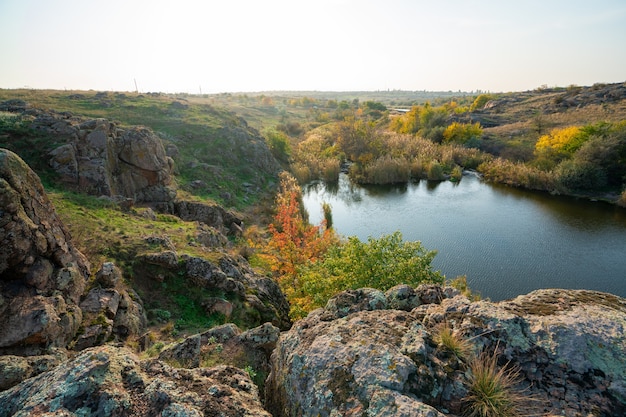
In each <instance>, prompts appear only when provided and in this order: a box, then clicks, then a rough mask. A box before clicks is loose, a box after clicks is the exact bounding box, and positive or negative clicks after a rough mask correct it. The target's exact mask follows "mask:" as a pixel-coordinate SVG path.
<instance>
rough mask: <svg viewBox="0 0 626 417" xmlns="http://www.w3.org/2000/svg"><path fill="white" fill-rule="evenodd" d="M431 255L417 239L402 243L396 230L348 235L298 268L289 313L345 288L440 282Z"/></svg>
mask: <svg viewBox="0 0 626 417" xmlns="http://www.w3.org/2000/svg"><path fill="white" fill-rule="evenodd" d="M435 255H436V252H435V251H427V250H425V249H424V248H423V247H422V245H421V243H420V242H404V241H403V240H402V234H401V233H400V232H396V233H394V234H391V235H386V236H382V237H381V238H380V239H374V238H371V237H370V238H369V239H368V241H367V242H361V241H360V240H359V239H358V238H357V237H354V236H353V237H350V238H348V240H347V241H345V242H343V243H339V244H336V245H334V246H332V247H330V248H329V250H328V252H327V253H326V255H325V256H324V258H323V259H322V260H320V261H318V262H309V263H308V264H306V265H304V266H303V267H302V268H300V269H299V275H298V282H297V285H296V286H294V289H293V290H292V291H291V293H290V294H291V297H290V298H289V302H290V304H291V313H290V315H291V317H292V318H300V317H303V316H305V315H306V314H307V313H308V312H309V311H312V310H313V309H315V308H318V307H323V306H324V305H326V302H327V301H328V300H329V299H330V298H331V297H332V296H334V295H335V294H337V293H338V292H340V291H344V290H347V289H357V288H364V287H370V288H377V289H379V290H382V291H385V290H387V289H389V288H391V287H393V286H394V285H397V284H400V283H404V284H408V285H411V286H417V285H419V284H421V283H425V282H427V283H440V284H441V283H443V281H444V277H443V276H442V275H441V273H439V272H438V271H433V270H432V266H431V263H432V260H433V258H434V257H435Z"/></svg>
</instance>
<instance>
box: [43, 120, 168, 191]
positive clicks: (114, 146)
mask: <svg viewBox="0 0 626 417" xmlns="http://www.w3.org/2000/svg"><path fill="white" fill-rule="evenodd" d="M72 127H73V128H74V129H76V138H75V139H74V140H73V141H71V142H70V143H68V144H65V145H62V146H60V147H58V148H56V149H54V150H53V151H52V152H50V166H51V167H52V168H53V169H54V170H55V171H57V172H58V173H59V174H60V175H61V176H62V179H63V180H64V182H65V183H66V184H68V185H70V186H72V187H74V188H77V189H79V190H80V191H82V192H86V193H88V194H93V195H106V196H117V195H121V196H124V197H126V198H131V199H133V200H134V201H136V202H153V201H169V200H172V199H173V198H174V196H175V194H176V193H175V191H174V189H173V187H172V177H171V171H172V168H173V162H172V160H171V158H169V157H168V156H167V155H166V154H165V149H164V148H163V144H162V143H161V141H160V139H159V138H158V137H156V135H155V134H154V133H153V132H152V131H151V130H149V129H147V128H143V127H134V128H130V129H119V128H117V127H116V125H115V124H113V123H111V122H109V121H108V120H106V119H96V120H90V121H87V122H84V123H81V124H79V125H76V126H72Z"/></svg>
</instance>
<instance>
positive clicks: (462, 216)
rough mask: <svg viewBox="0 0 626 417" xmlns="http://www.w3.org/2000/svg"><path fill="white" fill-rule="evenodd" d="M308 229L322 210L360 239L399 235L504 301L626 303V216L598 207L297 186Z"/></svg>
mask: <svg viewBox="0 0 626 417" xmlns="http://www.w3.org/2000/svg"><path fill="white" fill-rule="evenodd" d="M303 190H304V203H305V206H306V208H307V210H308V212H309V215H310V217H311V221H312V222H313V223H319V222H320V221H321V219H322V211H321V204H322V202H327V203H329V204H330V205H331V207H332V209H333V221H334V225H335V228H336V229H337V231H338V232H339V233H341V234H343V235H345V236H352V235H356V236H358V237H359V238H361V239H363V240H364V239H367V237H369V236H374V237H378V236H380V235H382V234H389V233H392V232H394V231H396V230H400V231H401V232H402V233H403V235H404V237H405V239H407V240H419V241H422V243H423V244H424V246H425V247H426V248H427V249H436V250H438V252H439V254H438V255H437V257H436V258H435V261H434V265H435V267H436V268H437V269H440V270H441V271H442V272H443V273H444V274H445V275H446V276H448V277H449V278H453V277H455V276H457V275H462V274H466V275H467V276H468V280H469V282H470V284H471V285H472V287H473V288H474V289H478V290H480V291H481V292H482V293H483V295H484V296H487V297H490V298H492V299H503V298H509V297H513V296H515V295H518V294H521V293H525V292H528V291H531V290H533V289H536V288H545V287H563V288H590V289H597V290H601V291H608V292H612V293H615V294H618V295H622V296H626V256H624V254H626V210H623V209H620V208H616V207H613V206H610V205H607V204H603V203H593V202H588V201H582V200H575V199H571V198H565V197H559V196H550V195H547V194H544V193H536V192H528V191H525V190H518V189H514V188H509V187H503V186H491V185H488V184H484V183H482V182H481V181H479V180H478V179H476V178H474V177H471V176H470V177H464V178H463V180H462V181H461V182H460V183H456V184H455V183H451V182H427V181H422V182H419V183H410V184H404V185H402V186H398V185H394V186H390V187H384V186H368V187H359V186H356V185H353V184H351V183H350V182H349V180H348V179H347V177H346V176H345V175H342V176H341V178H340V181H339V182H338V183H337V184H336V185H335V186H332V185H331V186H326V185H325V184H323V183H317V184H311V185H309V186H307V187H304V188H303Z"/></svg>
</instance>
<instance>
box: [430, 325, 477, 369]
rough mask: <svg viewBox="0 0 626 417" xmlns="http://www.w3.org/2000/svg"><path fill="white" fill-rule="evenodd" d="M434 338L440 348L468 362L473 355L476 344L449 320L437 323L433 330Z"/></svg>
mask: <svg viewBox="0 0 626 417" xmlns="http://www.w3.org/2000/svg"><path fill="white" fill-rule="evenodd" d="M433 340H434V342H435V343H436V344H437V346H439V348H440V349H442V350H445V351H447V352H449V353H451V354H453V355H454V356H456V357H457V358H458V359H459V360H460V361H463V362H466V361H468V360H469V359H470V358H471V357H472V356H473V351H474V346H473V345H472V343H471V342H470V341H469V340H468V339H465V338H464V337H463V336H462V335H461V334H460V333H459V332H457V331H455V330H454V329H453V328H452V327H451V326H450V323H448V322H443V323H441V324H439V325H437V326H436V327H435V328H434V331H433Z"/></svg>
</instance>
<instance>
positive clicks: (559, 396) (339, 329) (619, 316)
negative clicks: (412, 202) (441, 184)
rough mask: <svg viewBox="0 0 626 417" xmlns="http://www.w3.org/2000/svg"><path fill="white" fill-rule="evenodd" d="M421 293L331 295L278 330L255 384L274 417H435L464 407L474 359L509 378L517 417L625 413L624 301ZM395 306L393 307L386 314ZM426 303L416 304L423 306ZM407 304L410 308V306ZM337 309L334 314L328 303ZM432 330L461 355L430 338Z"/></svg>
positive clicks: (562, 294) (540, 294)
mask: <svg viewBox="0 0 626 417" xmlns="http://www.w3.org/2000/svg"><path fill="white" fill-rule="evenodd" d="M425 291H426V292H430V295H432V294H433V291H432V288H430V289H428V288H419V287H418V288H417V289H415V290H414V293H411V291H408V290H406V289H400V290H394V291H392V292H388V293H387V295H385V294H383V293H381V292H376V290H365V291H363V290H360V291H356V292H354V291H352V292H349V293H342V294H340V295H338V296H337V297H336V298H335V299H334V300H331V301H329V303H328V306H327V308H325V309H320V310H317V311H315V312H313V313H311V314H310V315H309V316H308V317H307V318H306V319H304V320H301V321H299V322H296V323H295V324H294V326H293V328H292V329H291V330H290V331H288V332H286V333H283V334H282V335H281V337H280V340H279V342H278V344H277V347H276V349H275V350H274V353H273V354H272V373H271V374H270V376H269V378H268V380H267V384H266V399H267V406H268V407H269V408H268V409H269V410H270V411H271V412H272V413H273V415H274V416H292V415H301V416H318V415H320V416H330V415H385V416H443V415H444V414H448V413H451V414H455V415H461V414H463V411H464V407H466V406H467V400H466V398H467V396H468V390H469V388H468V375H469V373H470V371H469V366H468V362H470V357H476V356H477V355H478V354H479V353H480V352H488V353H489V354H493V355H496V356H497V358H498V364H499V365H500V366H502V367H505V368H507V369H516V370H518V371H519V373H520V376H521V380H520V382H519V384H518V386H517V388H519V389H523V390H525V391H523V395H524V397H525V398H529V400H528V401H527V402H525V403H523V404H522V408H523V412H522V414H524V415H551V414H553V415H557V414H558V415H568V416H575V415H603V416H604V415H606V416H609V415H623V414H624V412H626V384H625V383H624V381H626V332H625V331H626V300H624V299H621V298H618V297H615V296H612V295H609V294H604V293H598V292H591V291H573V290H572V291H564V290H542V291H535V292H533V293H530V294H528V295H525V296H520V297H518V298H516V299H514V300H510V301H503V302H499V303H491V302H488V301H479V302H470V301H469V300H468V299H467V298H465V297H463V296H460V295H458V292H454V291H452V292H450V291H448V290H441V289H440V290H439V294H440V297H439V298H438V299H437V297H435V298H432V297H430V296H429V295H428V294H426V293H425ZM398 298H402V299H404V300H408V299H412V300H413V301H412V303H413V306H414V307H412V308H411V309H410V310H409V311H407V310H408V308H409V305H407V304H406V303H405V302H404V301H403V302H400V303H399V305H401V306H403V307H405V308H404V309H402V310H400V309H389V306H391V305H394V304H395V305H398ZM417 299H421V300H422V301H429V302H430V303H422V301H415V300H417ZM415 304H417V305H415ZM338 305H339V306H340V307H339V308H338V307H337V306H338ZM442 326H448V327H449V328H450V329H451V330H452V332H453V333H454V334H457V335H459V336H461V337H462V338H463V340H465V341H467V342H469V345H470V346H471V349H470V352H468V353H467V357H464V356H462V355H457V354H454V353H453V352H452V351H450V350H449V349H447V348H446V347H445V345H442V343H441V342H440V341H439V340H440V339H438V337H437V334H440V333H439V332H441V328H442Z"/></svg>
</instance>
